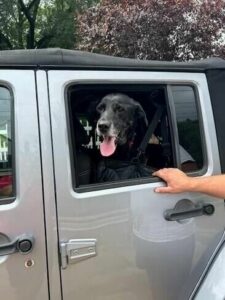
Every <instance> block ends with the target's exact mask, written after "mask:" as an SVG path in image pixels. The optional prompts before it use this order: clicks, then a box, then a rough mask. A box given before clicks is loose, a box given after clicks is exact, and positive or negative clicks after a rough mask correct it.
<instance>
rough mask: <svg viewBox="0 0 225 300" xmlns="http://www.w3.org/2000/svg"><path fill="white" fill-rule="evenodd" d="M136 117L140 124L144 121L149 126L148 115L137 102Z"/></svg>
mask: <svg viewBox="0 0 225 300" xmlns="http://www.w3.org/2000/svg"><path fill="white" fill-rule="evenodd" d="M135 117H136V118H137V120H138V123H139V124H140V123H142V124H143V125H145V126H146V127H147V126H148V119H147V116H146V114H145V112H144V109H143V108H142V106H141V105H140V104H139V103H137V104H136V111H135Z"/></svg>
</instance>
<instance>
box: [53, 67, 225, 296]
mask: <svg viewBox="0 0 225 300" xmlns="http://www.w3.org/2000/svg"><path fill="white" fill-rule="evenodd" d="M48 76H49V96H50V109H51V111H50V114H51V124H52V137H53V152H54V168H55V183H56V199H57V213H58V231H59V245H60V256H61V281H62V292H63V299H64V300H71V299H75V298H77V299H98V300H99V299H110V300H111V299H116V300H118V299H121V300H125V299H129V300H130V299H146V300H147V299H157V300H165V299H171V300H174V299H188V298H189V296H190V295H191V293H192V291H193V289H194V287H195V286H196V284H197V282H198V280H199V278H200V276H201V275H202V273H203V271H204V269H205V267H206V265H207V262H208V260H209V258H210V257H211V255H212V254H213V252H214V250H215V249H216V247H217V245H218V243H219V242H220V240H221V237H222V234H223V231H224V225H225V218H224V202H223V200H216V199H214V198H212V197H209V196H206V195H201V194H197V193H193V194H191V193H185V194H177V195H168V194H156V193H155V192H154V189H155V188H156V187H158V186H161V185H162V184H163V183H162V182H161V181H160V180H159V179H157V178H152V177H151V178H149V179H147V180H146V178H145V179H141V178H140V179H139V180H138V181H135V182H133V183H132V182H124V181H123V182H118V183H114V184H113V185H110V184H108V185H107V184H106V185H100V184H99V186H98V185H97V187H96V185H95V187H93V186H92V185H87V186H85V188H83V189H77V188H76V187H74V176H75V177H76V172H77V170H76V167H75V168H74V167H73V160H72V159H71V157H72V155H71V153H73V152H74V151H75V149H74V144H73V143H72V142H71V138H70V135H71V132H70V131H71V130H70V122H69V120H68V118H69V115H70V112H68V109H69V108H68V105H67V104H68V103H67V102H68V101H69V98H68V97H69V96H68V88H69V87H71V86H72V85H74V86H78V89H79V87H80V86H82V88H83V89H85V88H87V89H88V87H89V85H93V84H94V85H98V86H100V87H103V86H104V85H105V84H109V83H110V84H112V85H113V84H117V85H120V86H121V89H122V87H123V85H129V86H131V87H132V86H134V85H136V86H137V85H139V84H143V83H144V84H145V85H164V86H165V91H166V92H165V94H166V98H167V100H166V101H167V103H168V115H169V120H170V122H169V127H170V132H171V135H172V137H171V138H172V140H173V155H174V157H175V158H174V162H175V163H174V165H175V166H180V167H181V163H182V160H183V157H184V156H186V157H187V159H186V161H188V162H192V161H193V159H192V156H191V155H190V154H188V151H186V150H189V151H192V146H194V148H196V147H195V146H196V145H199V144H198V143H199V141H200V140H198V142H196V140H195V138H194V137H193V136H192V135H190V132H191V133H193V132H195V130H196V129H194V128H196V127H195V126H196V119H195V118H196V117H195V115H198V122H199V123H198V125H197V127H198V129H197V130H198V131H199V135H201V141H200V143H201V145H200V146H201V147H202V153H201V160H202V163H201V164H202V165H201V167H200V168H199V169H197V170H195V171H194V172H190V175H191V176H206V175H212V174H218V173H220V164H219V156H218V149H217V140H216V134H215V128H214V125H213V115H212V110H211V103H210V98H209V93H208V87H207V81H206V78H205V75H204V74H198V73H182V72H180V73H176V72H146V71H145V72H141V71H139V72H137V71H136V72H131V71H123V72H120V71H87V70H86V71H63V70H60V71H49V72H48ZM190 93H192V95H194V96H193V97H194V98H195V101H196V104H195V105H196V108H195V109H196V111H197V113H196V111H195V110H192V104H190V103H189V102H190V101H189V100H188V99H189V98H190V97H189V96H188V95H189V94H190ZM79 95H81V94H79ZM185 97H186V98H187V100H185ZM87 109H88V107H87ZM192 119H193V122H192V123H190V122H191V121H192ZM84 121H85V122H86V120H84ZM189 121H190V122H189ZM190 124H191V125H190ZM86 128H87V130H89V127H88V125H87V126H86ZM186 130H188V132H189V135H187V134H186V133H185V132H187V131H186ZM184 135H185V137H186V139H185V141H186V143H187V147H189V146H190V147H189V148H190V149H186V150H185V149H184V148H183V147H182V150H181V145H180V144H179V143H181V141H182V137H184ZM195 150H196V151H197V152H198V147H197V149H195ZM195 150H193V153H194V151H195ZM196 155H197V154H196ZM198 155H199V153H198ZM198 155H197V156H198ZM197 156H196V157H197ZM77 159H78V160H79V157H78V158H77ZM185 167H187V166H185ZM184 170H186V171H187V169H185V168H184ZM187 172H188V171H187ZM177 212H179V217H178V218H176V214H175V215H174V213H177ZM192 212H193V214H192ZM188 214H189V215H188ZM182 216H184V218H183V217H182ZM174 217H175V218H174Z"/></svg>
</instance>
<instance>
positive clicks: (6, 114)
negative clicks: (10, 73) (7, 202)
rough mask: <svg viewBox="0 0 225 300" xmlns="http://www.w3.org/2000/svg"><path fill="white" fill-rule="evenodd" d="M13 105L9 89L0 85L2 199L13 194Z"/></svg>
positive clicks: (0, 178) (0, 173)
mask: <svg viewBox="0 0 225 300" xmlns="http://www.w3.org/2000/svg"><path fill="white" fill-rule="evenodd" d="M11 105H12V99H11V95H10V93H9V91H8V89H6V88H5V87H0V199H1V198H6V197H11V196H12V195H13V192H12V178H13V176H12V175H13V174H12V130H11V123H12V116H11Z"/></svg>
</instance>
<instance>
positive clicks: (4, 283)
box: [0, 70, 49, 300]
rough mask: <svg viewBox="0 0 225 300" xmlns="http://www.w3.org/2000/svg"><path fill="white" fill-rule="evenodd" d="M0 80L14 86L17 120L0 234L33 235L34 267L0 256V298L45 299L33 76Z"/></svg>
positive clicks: (12, 74) (8, 73) (6, 74)
mask: <svg viewBox="0 0 225 300" xmlns="http://www.w3.org/2000/svg"><path fill="white" fill-rule="evenodd" d="M0 84H1V85H5V84H6V85H7V86H9V87H10V88H11V89H12V92H13V97H14V119H15V122H14V123H15V137H14V139H15V152H16V153H15V155H16V170H15V171H16V199H15V201H14V202H13V203H11V204H4V205H1V202H0V220H1V221H0V232H1V233H2V234H4V235H5V236H6V237H7V239H8V240H12V239H13V238H15V237H16V236H19V235H20V234H21V233H26V232H29V233H31V234H32V235H33V236H34V237H35V247H34V249H33V251H32V259H33V260H34V261H35V262H36V264H35V266H34V267H33V268H29V269H27V268H26V267H25V265H24V261H25V259H27V258H28V257H27V256H23V255H21V254H19V253H17V254H13V255H10V256H6V257H4V258H1V260H0V278H1V280H0V291H1V298H2V299H7V300H28V299H33V300H40V299H42V300H48V298H49V297H48V285H47V265H46V245H45V229H44V211H43V194H42V178H41V162H40V143H39V142H40V141H39V130H38V119H37V99H36V88H35V76H34V72H33V71H29V70H23V71H22V70H0Z"/></svg>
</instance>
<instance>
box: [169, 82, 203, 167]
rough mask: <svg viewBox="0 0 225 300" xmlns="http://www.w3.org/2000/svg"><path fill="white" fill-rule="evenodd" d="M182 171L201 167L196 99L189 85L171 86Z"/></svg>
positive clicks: (201, 158)
mask: <svg viewBox="0 0 225 300" xmlns="http://www.w3.org/2000/svg"><path fill="white" fill-rule="evenodd" d="M171 88H172V93H173V99H174V105H175V111H176V119H177V128H178V135H179V149H180V161H181V168H182V170H183V171H186V172H190V171H196V170H199V169H202V167H203V151H202V142H201V132H200V124H199V117H198V109H197V101H196V97H195V93H194V89H193V88H192V87H191V86H172V87H171Z"/></svg>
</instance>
